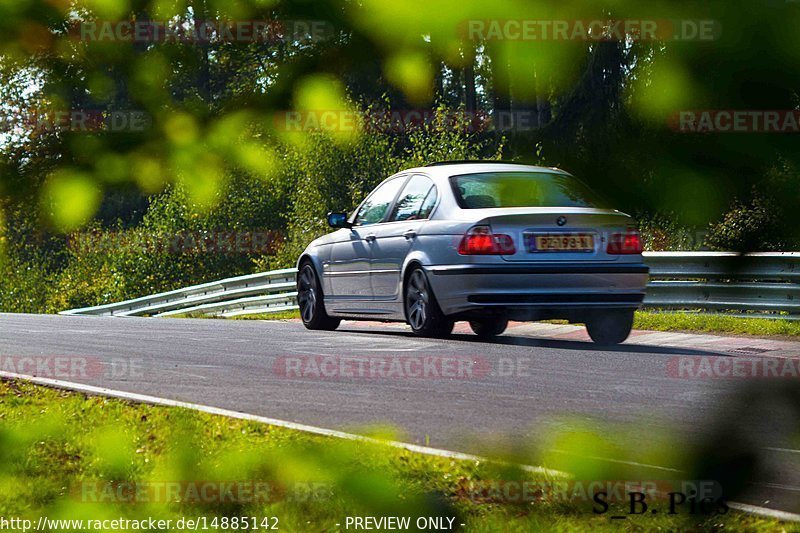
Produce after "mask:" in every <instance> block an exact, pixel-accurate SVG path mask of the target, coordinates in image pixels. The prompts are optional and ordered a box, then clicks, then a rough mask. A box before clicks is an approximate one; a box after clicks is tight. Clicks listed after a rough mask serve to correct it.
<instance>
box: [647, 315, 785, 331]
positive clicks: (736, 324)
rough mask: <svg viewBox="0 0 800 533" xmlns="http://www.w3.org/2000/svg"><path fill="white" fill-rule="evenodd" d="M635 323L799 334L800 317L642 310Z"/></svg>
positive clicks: (668, 327)
mask: <svg viewBox="0 0 800 533" xmlns="http://www.w3.org/2000/svg"><path fill="white" fill-rule="evenodd" d="M633 327H634V328H635V329H650V330H656V331H691V332H703V333H729V334H730V333H732V334H736V335H757V336H767V335H783V336H789V337H800V320H785V319H771V318H740V317H734V316H725V315H721V314H714V315H712V314H699V313H655V312H649V311H639V312H637V313H636V319H635V321H634V324H633Z"/></svg>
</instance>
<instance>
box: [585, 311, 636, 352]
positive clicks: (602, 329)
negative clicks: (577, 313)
mask: <svg viewBox="0 0 800 533" xmlns="http://www.w3.org/2000/svg"><path fill="white" fill-rule="evenodd" d="M631 329H633V311H606V312H603V313H598V314H597V315H594V316H591V317H589V319H588V320H587V321H586V331H588V332H589V336H590V337H591V338H592V340H593V341H594V342H596V343H597V344H603V345H606V346H610V345H613V344H619V343H621V342H623V341H624V340H625V339H627V338H628V335H630V333H631Z"/></svg>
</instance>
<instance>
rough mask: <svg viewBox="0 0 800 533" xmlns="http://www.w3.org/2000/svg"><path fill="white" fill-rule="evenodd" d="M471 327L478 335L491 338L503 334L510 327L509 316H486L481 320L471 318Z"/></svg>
mask: <svg viewBox="0 0 800 533" xmlns="http://www.w3.org/2000/svg"><path fill="white" fill-rule="evenodd" d="M469 327H471V328H472V331H473V332H474V333H475V335H477V336H478V337H480V338H482V339H491V338H492V337H497V336H498V335H501V334H502V333H503V332H504V331H505V330H506V328H507V327H508V319H507V318H497V317H495V318H485V319H481V320H470V321H469Z"/></svg>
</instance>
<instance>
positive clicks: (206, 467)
mask: <svg viewBox="0 0 800 533" xmlns="http://www.w3.org/2000/svg"><path fill="white" fill-rule="evenodd" d="M0 454H2V458H0V459H1V460H0V516H2V517H5V518H10V517H17V518H23V519H29V520H33V521H34V522H33V523H34V524H35V523H36V521H37V520H38V518H39V517H41V516H46V517H47V518H49V519H51V520H67V519H69V520H84V521H86V520H114V519H119V518H123V519H127V520H140V519H144V518H149V517H152V518H154V519H157V520H172V521H173V522H172V524H173V525H172V526H170V527H169V528H167V529H172V530H177V529H179V528H178V527H176V526H175V525H174V524H177V521H178V520H180V519H181V518H183V519H187V518H188V519H195V520H196V519H199V518H200V517H205V520H206V521H207V522H206V524H207V525H209V526H211V524H213V523H216V524H217V526H216V527H209V529H247V530H254V529H267V528H266V527H264V525H265V524H266V525H268V526H272V525H276V526H277V529H279V530H282V531H338V530H346V529H347V528H346V527H345V524H346V523H347V522H346V520H347V517H348V516H350V517H352V516H362V517H363V516H372V517H388V516H399V517H410V519H411V523H412V524H414V523H415V521H416V519H417V518H419V517H444V519H448V518H453V519H454V522H453V523H454V524H462V523H463V524H465V527H464V529H465V530H468V531H539V530H547V531H584V530H590V529H591V530H596V531H619V530H620V529H622V530H628V531H643V530H654V529H658V530H663V531H674V530H684V531H685V530H697V531H714V530H717V531H721V530H735V531H775V530H780V529H782V528H783V529H786V530H790V529H792V528H793V527H794V526H793V525H788V526H787V525H785V524H781V523H779V522H777V521H775V520H771V519H765V518H759V517H754V516H750V515H745V514H742V513H739V512H736V511H734V510H730V511H728V512H727V513H725V514H721V515H716V516H707V517H704V516H699V517H698V516H692V515H686V514H679V515H667V514H664V513H661V514H650V513H646V514H641V515H633V516H629V517H628V518H627V519H625V520H613V519H611V518H610V517H611V516H613V515H619V514H623V515H624V514H625V513H626V511H625V509H626V507H622V506H620V505H616V504H614V505H612V506H611V508H610V509H609V511H608V512H607V513H605V514H601V515H598V514H595V513H593V512H592V508H593V505H592V502H591V500H588V501H587V500H585V499H584V500H579V501H575V500H552V499H549V498H547V497H546V496H543V495H542V493H540V492H539V493H532V494H530V496H531V497H530V498H522V497H520V496H519V493H514V494H515V495H516V496H514V495H512V494H506V493H504V492H503V491H502V490H500V491H495V492H487V491H484V490H483V488H486V487H490V486H492V485H491V483H494V482H495V481H494V480H510V479H516V480H519V479H522V478H520V477H519V476H523V475H526V474H525V473H524V472H522V471H520V470H518V469H513V468H511V467H507V466H506V467H498V466H496V465H492V464H487V463H485V462H475V461H456V460H452V459H448V458H440V457H433V456H428V455H422V454H415V453H411V452H409V451H407V450H401V449H398V448H394V447H390V446H385V445H379V444H370V443H364V442H351V441H346V440H341V439H332V438H327V437H320V436H314V435H309V434H305V433H301V432H297V431H292V430H287V429H283V428H277V427H272V426H268V425H264V424H259V423H254V422H248V421H242V420H234V419H229V418H226V417H221V416H213V415H207V414H204V413H199V412H195V411H191V410H186V409H180V408H169V407H156V406H149V405H142V404H133V403H129V402H125V401H120V400H115V399H107V398H102V397H87V396H85V395H82V394H78V393H71V392H65V391H59V390H53V389H49V388H44V387H39V386H34V385H31V384H29V383H25V382H18V381H2V382H0ZM515 476H516V477H515ZM540 481H543V482H554V480H552V479H550V480H540ZM476 484H477V486H478V487H483V488H482V489H479V490H477V491H476V490H475V489H474V487H475V486H476ZM506 486H508V485H506ZM215 517H216V518H215ZM222 517H227V521H226V522H224V523H225V524H227V525H228V527H227V528H225V527H222V526H223V518H222ZM234 517H239V520H238V522H237V524H238V526H233V518H234ZM244 518H247V519H248V520H251V519H253V520H255V523H257V524H258V526H259V527H257V528H254V527H252V526H253V523H252V522H251V523H250V524H248V527H244ZM264 518H267V520H266V521H263V519H264ZM214 520H216V522H214ZM445 523H447V522H446V521H445ZM47 529H50V530H57V529H73V530H76V529H81V528H79V527H77V526H76V525H75V524H73V525H72V526H71V527H63V526H62V527H57V526H54V525H52V524H51V525H49V526H48V527H47ZM83 529H84V530H86V529H87V528H86V527H85V526H84V527H83ZM106 529H108V527H106ZM112 529H114V528H113V527H112ZM201 529H202V526H201ZM350 529H353V528H352V527H351V528H350ZM412 529H413V527H412Z"/></svg>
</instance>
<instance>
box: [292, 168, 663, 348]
mask: <svg viewBox="0 0 800 533" xmlns="http://www.w3.org/2000/svg"><path fill="white" fill-rule="evenodd" d="M328 224H329V225H330V226H331V227H333V228H336V231H334V232H333V233H329V234H327V235H325V236H323V237H320V238H319V239H316V240H315V241H313V242H312V243H311V244H309V245H308V247H307V248H306V249H305V251H304V252H303V254H302V255H301V256H300V258H299V260H298V263H297V266H298V275H297V292H298V303H299V306H300V312H301V316H302V320H303V324H305V326H306V327H307V328H309V329H323V330H332V329H335V328H336V327H338V325H339V323H340V322H341V320H342V319H344V318H350V319H358V320H379V321H405V322H407V323H408V324H409V325H410V326H411V329H412V331H413V332H414V333H415V334H417V335H420V336H426V337H442V336H446V335H449V334H450V333H451V332H452V330H453V324H454V323H455V322H456V321H459V320H466V321H469V323H470V326H471V328H472V330H473V331H474V332H475V333H476V334H477V335H479V336H481V337H487V338H488V337H493V336H495V335H500V334H501V333H503V331H504V330H505V329H506V327H507V325H508V321H509V320H520V321H530V320H547V319H566V320H568V321H569V322H575V323H585V324H586V329H587V330H588V333H589V335H590V336H591V338H592V340H594V341H595V342H597V343H600V344H617V343H620V342H622V341H624V340H625V339H626V338H627V337H628V335H629V333H630V331H631V327H632V325H633V313H634V310H635V309H636V308H637V307H638V306H639V305H640V304H641V302H642V299H643V298H644V291H645V284H646V283H647V274H648V269H647V266H645V265H644V263H643V262H642V244H641V239H640V237H639V233H638V231H637V230H636V227H635V225H634V221H633V220H632V219H631V217H630V216H628V215H626V214H625V213H621V212H620V211H617V210H616V209H612V208H610V207H608V206H607V205H605V203H604V202H603V201H602V200H601V199H599V198H598V197H597V196H596V194H595V193H594V192H593V191H592V190H591V189H589V188H588V187H587V186H586V185H584V184H583V183H582V182H581V181H579V180H578V179H576V178H575V177H573V176H572V175H570V174H569V173H567V172H565V171H563V170H559V169H556V168H543V167H536V166H529V165H519V164H512V163H497V162H495V163H492V162H445V163H434V164H432V165H428V166H426V167H420V168H412V169H409V170H404V171H402V172H399V173H397V174H395V175H393V176H391V177H389V178H387V179H386V180H385V181H383V182H382V183H381V184H380V185H378V186H377V187H376V188H375V190H373V191H372V192H371V193H370V194H369V196H367V198H366V199H365V200H364V201H363V202H362V203H361V205H359V206H358V208H357V209H356V210H355V211H354V212H353V213H352V214H351V215H349V216H348V214H347V213H341V212H337V213H330V214H329V215H328Z"/></svg>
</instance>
